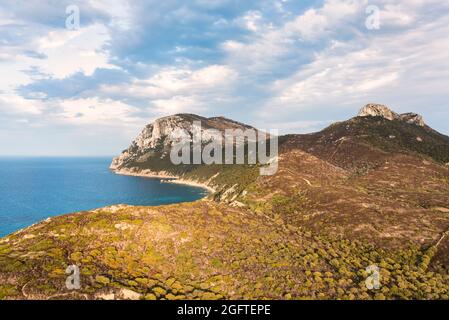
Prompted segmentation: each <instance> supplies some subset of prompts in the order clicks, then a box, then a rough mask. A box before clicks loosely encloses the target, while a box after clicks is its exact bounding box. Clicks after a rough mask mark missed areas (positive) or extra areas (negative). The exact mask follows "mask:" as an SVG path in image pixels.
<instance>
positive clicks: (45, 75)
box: [0, 0, 449, 155]
mask: <svg viewBox="0 0 449 320" xmlns="http://www.w3.org/2000/svg"><path fill="white" fill-rule="evenodd" d="M74 6H76V7H77V8H78V9H79V13H80V24H79V28H78V27H77V25H76V23H75V24H74V23H73V22H74V21H75V20H76V19H75V20H74V19H72V18H73V17H74V15H72V13H73V11H70V10H69V11H66V9H67V7H69V9H71V8H74ZM373 6H375V7H373ZM374 9H378V11H376V10H374ZM377 12H378V13H379V15H378V17H379V28H376V24H375V22H376V19H375V18H376V13H377ZM67 22H68V27H69V28H68V27H67ZM0 72H1V76H0V155H114V154H118V153H119V152H120V151H121V150H122V149H124V148H125V147H127V145H128V144H129V142H130V141H131V139H132V138H134V137H135V136H136V135H137V134H138V132H139V131H140V130H141V128H142V127H143V126H144V125H145V124H147V123H149V122H150V121H152V120H154V119H155V118H158V117H160V116H164V115H169V114H174V113H180V112H189V113H197V114H201V115H204V116H217V115H223V116H226V117H229V118H233V119H236V120H239V121H242V122H247V123H249V124H252V125H255V126H257V127H260V128H264V129H271V128H273V129H274V128H276V129H279V130H281V132H284V133H287V132H311V131H315V130H319V129H321V128H323V127H325V126H327V125H328V124H329V123H331V122H334V121H339V120H345V119H347V118H349V117H351V116H353V115H355V114H356V112H357V111H358V109H359V108H360V107H362V106H363V105H364V104H366V103H369V102H377V103H383V104H387V105H389V106H391V107H392V108H393V109H394V110H396V111H398V112H407V111H413V112H417V113H421V114H423V115H424V117H425V119H426V121H427V122H428V124H430V125H431V126H433V127H434V128H436V129H437V130H439V131H441V132H443V133H445V134H449V121H448V120H449V90H448V88H449V1H448V0H402V1H400V0H379V1H374V0H373V1H368V0H347V1H346V0H321V1H318V0H317V1H312V0H301V1H300V0H185V1H181V0H164V1H161V0H157V1H153V0H146V1H143V0H128V1H126V0H122V1H119V0H79V1H76V0H69V1H66V0H1V1H0Z"/></svg>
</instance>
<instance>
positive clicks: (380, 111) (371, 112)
mask: <svg viewBox="0 0 449 320" xmlns="http://www.w3.org/2000/svg"><path fill="white" fill-rule="evenodd" d="M358 116H359V117H382V118H385V119H387V120H390V121H393V120H400V121H404V122H407V123H409V124H415V125H417V126H420V127H424V126H425V125H426V124H425V122H424V119H423V117H422V116H421V115H419V114H416V113H403V114H397V113H396V112H393V111H392V110H390V108H388V107H387V106H384V105H382V104H374V103H370V104H367V105H366V106H364V107H363V108H362V109H361V110H360V111H359V114H358Z"/></svg>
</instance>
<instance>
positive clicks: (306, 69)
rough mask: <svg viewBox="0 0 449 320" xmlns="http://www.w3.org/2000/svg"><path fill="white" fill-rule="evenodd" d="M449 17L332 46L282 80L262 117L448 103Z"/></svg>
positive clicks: (404, 107)
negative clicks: (385, 105)
mask: <svg viewBox="0 0 449 320" xmlns="http://www.w3.org/2000/svg"><path fill="white" fill-rule="evenodd" d="M448 34H449V17H447V16H443V17H441V18H439V19H436V20H435V21H430V22H429V21H428V22H427V23H425V24H418V25H416V26H414V28H413V29H410V30H404V31H398V32H395V33H386V34H377V35H361V36H360V37H357V39H352V40H350V41H347V42H342V43H338V44H337V45H336V44H335V43H334V44H333V45H331V46H330V47H329V48H327V49H326V50H325V51H323V52H321V53H319V54H317V55H316V57H315V59H314V61H313V62H311V63H309V64H307V65H304V66H303V67H302V68H301V69H300V70H298V71H297V72H296V73H294V74H293V75H292V76H290V77H288V78H286V79H282V80H278V81H276V82H275V83H274V85H273V87H272V92H273V97H272V98H271V99H270V100H269V101H267V102H266V104H265V107H264V108H263V111H262V115H263V117H272V116H273V115H278V114H279V113H278V111H279V110H284V111H286V112H301V110H313V109H314V108H316V110H320V111H322V110H323V108H324V107H325V106H327V108H338V107H339V106H341V107H348V106H352V107H354V106H357V105H362V104H364V103H366V102H370V101H374V102H376V101H377V102H381V103H388V102H391V103H393V104H394V105H395V106H396V107H398V108H403V109H404V110H410V109H414V110H417V111H419V109H422V108H423V107H428V105H427V104H426V105H421V106H420V104H421V103H423V100H426V99H427V100H428V101H435V99H436V97H438V99H440V100H439V101H440V102H441V101H443V100H444V99H448V98H449V92H448V91H447V90H446V89H445V87H447V81H446V80H447V79H448V78H449V43H448V42H447V41H444V39H445V38H446V37H447V35H448Z"/></svg>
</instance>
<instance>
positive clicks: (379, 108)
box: [358, 103, 399, 120]
mask: <svg viewBox="0 0 449 320" xmlns="http://www.w3.org/2000/svg"><path fill="white" fill-rule="evenodd" d="M358 116H359V117H382V118H385V119H388V120H395V119H398V117H399V115H398V114H397V113H395V112H393V111H391V109H390V108H388V107H387V106H384V105H382V104H374V103H370V104H367V105H366V106H364V107H363V108H362V109H361V110H360V111H359V114H358Z"/></svg>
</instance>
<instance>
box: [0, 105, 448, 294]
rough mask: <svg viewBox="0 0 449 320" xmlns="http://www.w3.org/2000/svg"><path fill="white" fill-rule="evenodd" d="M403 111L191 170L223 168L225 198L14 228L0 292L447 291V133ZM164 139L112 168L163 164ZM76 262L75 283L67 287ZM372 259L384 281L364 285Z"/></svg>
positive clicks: (200, 174) (1, 246)
mask: <svg viewBox="0 0 449 320" xmlns="http://www.w3.org/2000/svg"><path fill="white" fill-rule="evenodd" d="M368 111H370V109H368ZM376 112H377V109H376ZM376 114H377V113H376ZM213 119H216V120H213V121H217V122H219V123H221V120H220V119H217V118H213ZM404 119H406V120H407V121H408V119H409V117H405V118H404ZM413 119H416V117H413ZM407 121H405V120H398V119H396V118H395V119H393V120H385V118H383V117H382V118H378V117H371V116H369V117H358V118H354V119H351V120H349V121H347V122H343V123H339V124H335V125H333V126H331V127H329V128H327V129H325V130H323V131H322V132H319V133H315V134H310V135H291V136H286V137H282V138H281V148H280V154H279V171H278V173H277V174H276V175H274V176H265V177H263V176H258V175H257V173H258V167H257V166H219V165H214V166H203V165H199V166H195V167H189V168H187V170H186V172H185V173H183V174H184V176H186V175H191V176H190V177H192V179H193V177H195V175H196V178H198V179H200V180H202V181H204V179H206V178H205V177H207V179H210V177H214V178H213V181H214V184H215V186H217V190H218V192H217V193H218V194H219V196H216V197H215V199H217V200H219V201H210V200H202V201H198V202H195V203H189V204H179V205H171V206H161V207H132V206H114V207H109V208H103V209H99V210H95V211H91V212H83V213H78V214H73V215H67V216H63V217H58V218H51V219H48V220H47V221H45V222H43V223H41V224H38V225H35V226H33V227H30V228H28V229H25V230H23V231H21V232H18V233H15V234H13V235H10V236H8V237H6V238H4V239H2V240H0V298H9V299H26V298H28V299H30V298H38V299H47V298H58V299H59V298H68V299H81V298H88V299H92V298H97V299H104V298H143V299H185V298H187V299H197V298H198V299H243V298H245V299H256V298H258V299H261V298H267V299H302V298H311V299H320V298H322V299H337V298H341V299H355V298H358V299H373V298H374V299H384V298H387V299H398V298H399V299H409V298H414V299H448V298H449V274H448V266H449V261H448V260H447V257H448V256H449V254H448V249H449V242H448V238H447V236H446V235H447V234H448V229H449V196H448V195H449V170H448V168H447V166H445V165H444V162H445V161H446V160H445V159H447V158H446V157H447V152H448V149H445V148H444V146H445V145H446V143H447V137H445V136H443V135H440V134H438V133H436V132H434V131H433V130H431V129H429V128H428V127H425V126H423V125H416V124H410V123H408V122H407ZM419 123H421V122H419ZM178 125H179V123H178ZM217 125H218V124H217V123H215V124H214V126H217ZM226 125H227V124H226ZM226 125H223V127H225V126H226ZM223 127H222V128H223ZM157 132H161V130H159V129H157V130H156V133H157ZM147 133H148V131H147ZM154 136H155V135H154V128H151V135H146V136H145V134H144V135H142V137H144V138H143V139H137V140H136V143H133V145H132V146H131V147H130V149H128V150H127V151H125V152H124V154H123V155H124V156H123V155H122V156H121V158H120V161H119V162H115V165H116V168H119V167H120V164H124V167H127V169H128V170H136V172H138V171H141V170H146V169H148V170H151V171H161V170H159V169H158V168H157V167H156V165H155V164H154V162H151V161H150V162H148V159H150V158H153V159H156V158H159V159H160V156H161V154H160V152H159V153H158V157H151V156H149V154H151V152H153V151H154V150H157V147H156V145H158V146H160V145H161V144H160V143H159V142H160V136H159V137H158V139H157V140H152V138H154ZM156 136H157V135H156ZM418 137H419V138H420V139H417V138H418ZM410 139H412V141H410ZM163 140H164V141H165V139H163ZM420 140H422V141H420ZM154 141H156V142H157V143H156V144H154V145H153V146H152V147H151V144H152V143H153V142H154ZM415 141H416V143H415ZM420 143H422V144H431V145H430V146H426V147H422V146H421V144H420ZM162 145H164V143H162ZM133 146H137V149H135V148H134V149H133ZM146 146H147V147H146ZM145 148H146V149H145ZM144 150H146V151H144ZM435 150H437V151H435ZM117 165H118V166H117ZM133 168H134V169H133ZM169 169H170V170H177V169H173V168H169ZM227 170H228V171H227ZM171 172H174V171H171ZM176 174H178V173H176ZM217 174H218V176H217ZM218 177H222V178H220V179H222V180H219V179H218ZM228 190H231V192H229V193H232V194H233V195H232V197H231V198H229V197H227V196H226V193H227V191H228ZM223 200H226V201H223ZM228 203H229V204H228ZM72 264H75V265H78V266H80V270H81V274H82V276H81V281H82V285H81V290H78V291H69V290H67V289H66V288H65V279H66V276H67V275H66V274H65V272H64V271H65V268H66V267H67V266H68V265H72ZM370 265H376V266H378V267H379V269H380V273H381V278H380V279H381V288H380V289H379V290H368V289H367V287H366V284H365V281H366V279H367V276H368V274H367V273H366V268H367V267H368V266H370Z"/></svg>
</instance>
